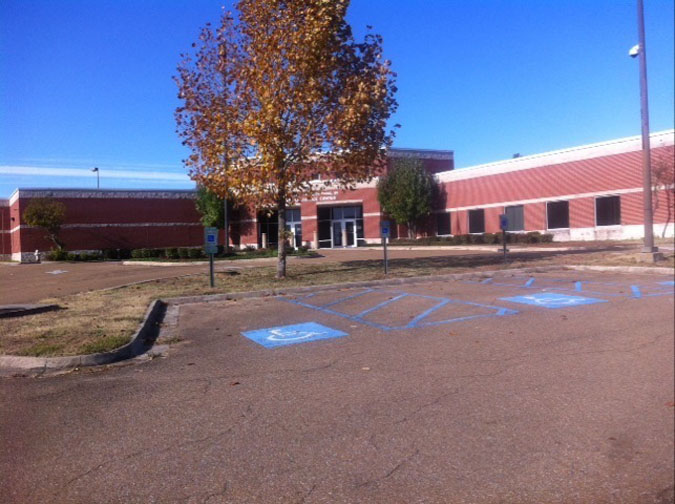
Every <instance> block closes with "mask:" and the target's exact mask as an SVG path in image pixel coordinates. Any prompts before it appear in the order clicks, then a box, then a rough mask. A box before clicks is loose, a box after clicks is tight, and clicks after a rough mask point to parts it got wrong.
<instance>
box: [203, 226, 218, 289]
mask: <svg viewBox="0 0 675 504" xmlns="http://www.w3.org/2000/svg"><path fill="white" fill-rule="evenodd" d="M204 253H205V254H208V256H209V279H210V285H211V287H215V281H214V277H213V256H214V255H216V254H217V253H218V228H217V227H206V228H204Z"/></svg>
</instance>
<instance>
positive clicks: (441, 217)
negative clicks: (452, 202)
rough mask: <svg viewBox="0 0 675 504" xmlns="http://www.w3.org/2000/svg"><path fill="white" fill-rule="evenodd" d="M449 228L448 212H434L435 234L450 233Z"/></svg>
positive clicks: (443, 234)
mask: <svg viewBox="0 0 675 504" xmlns="http://www.w3.org/2000/svg"><path fill="white" fill-rule="evenodd" d="M450 229H451V228H450V212H443V213H439V214H436V235H437V236H445V235H449V234H451V231H450Z"/></svg>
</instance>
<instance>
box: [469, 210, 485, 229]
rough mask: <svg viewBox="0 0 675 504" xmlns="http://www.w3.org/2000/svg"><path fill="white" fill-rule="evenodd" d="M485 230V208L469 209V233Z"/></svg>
mask: <svg viewBox="0 0 675 504" xmlns="http://www.w3.org/2000/svg"><path fill="white" fill-rule="evenodd" d="M484 232H485V210H483V209H482V208H481V209H478V210H469V233H484Z"/></svg>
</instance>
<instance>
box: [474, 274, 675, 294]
mask: <svg viewBox="0 0 675 504" xmlns="http://www.w3.org/2000/svg"><path fill="white" fill-rule="evenodd" d="M487 280H490V279H489V278H488V279H486V280H482V281H480V282H475V281H467V282H466V283H474V284H475V283H480V284H483V285H487V284H489V285H495V286H500V287H514V288H517V289H528V290H539V291H541V292H545V291H549V292H570V293H572V292H573V293H575V294H576V293H582V294H586V295H588V294H590V295H596V296H608V297H628V298H632V299H642V298H647V297H653V296H667V295H669V294H672V293H673V291H672V290H670V289H664V287H665V286H672V285H675V283H674V282H673V281H670V280H669V281H666V282H657V283H655V284H648V285H630V284H625V283H619V282H597V281H591V280H576V281H573V280H568V279H561V278H542V279H540V281H537V279H535V278H534V277H529V278H528V279H527V281H525V282H523V277H514V278H513V280H514V281H512V282H506V281H504V282H499V281H494V280H493V281H492V282H487ZM551 284H553V285H551ZM556 284H557V285H556ZM655 289H656V290H655ZM612 290H614V291H615V292H612Z"/></svg>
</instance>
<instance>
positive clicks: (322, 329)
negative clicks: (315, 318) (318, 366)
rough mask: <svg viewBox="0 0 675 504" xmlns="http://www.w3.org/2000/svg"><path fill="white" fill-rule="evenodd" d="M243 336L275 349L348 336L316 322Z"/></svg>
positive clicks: (259, 331) (252, 332)
mask: <svg viewBox="0 0 675 504" xmlns="http://www.w3.org/2000/svg"><path fill="white" fill-rule="evenodd" d="M242 334H243V335H244V336H246V337H247V338H248V339H250V340H252V341H255V342H256V343H258V344H260V345H262V346H264V347H265V348H275V347H279V346H285V345H294V344H297V343H307V342H309V341H317V340H322V339H328V338H339V337H341V336H347V333H345V332H342V331H338V330H337V329H331V328H330V327H326V326H325V325H321V324H318V323H316V322H306V323H304V324H293V325H286V326H277V327H268V328H265V329H256V330H255V331H244V332H242Z"/></svg>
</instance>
